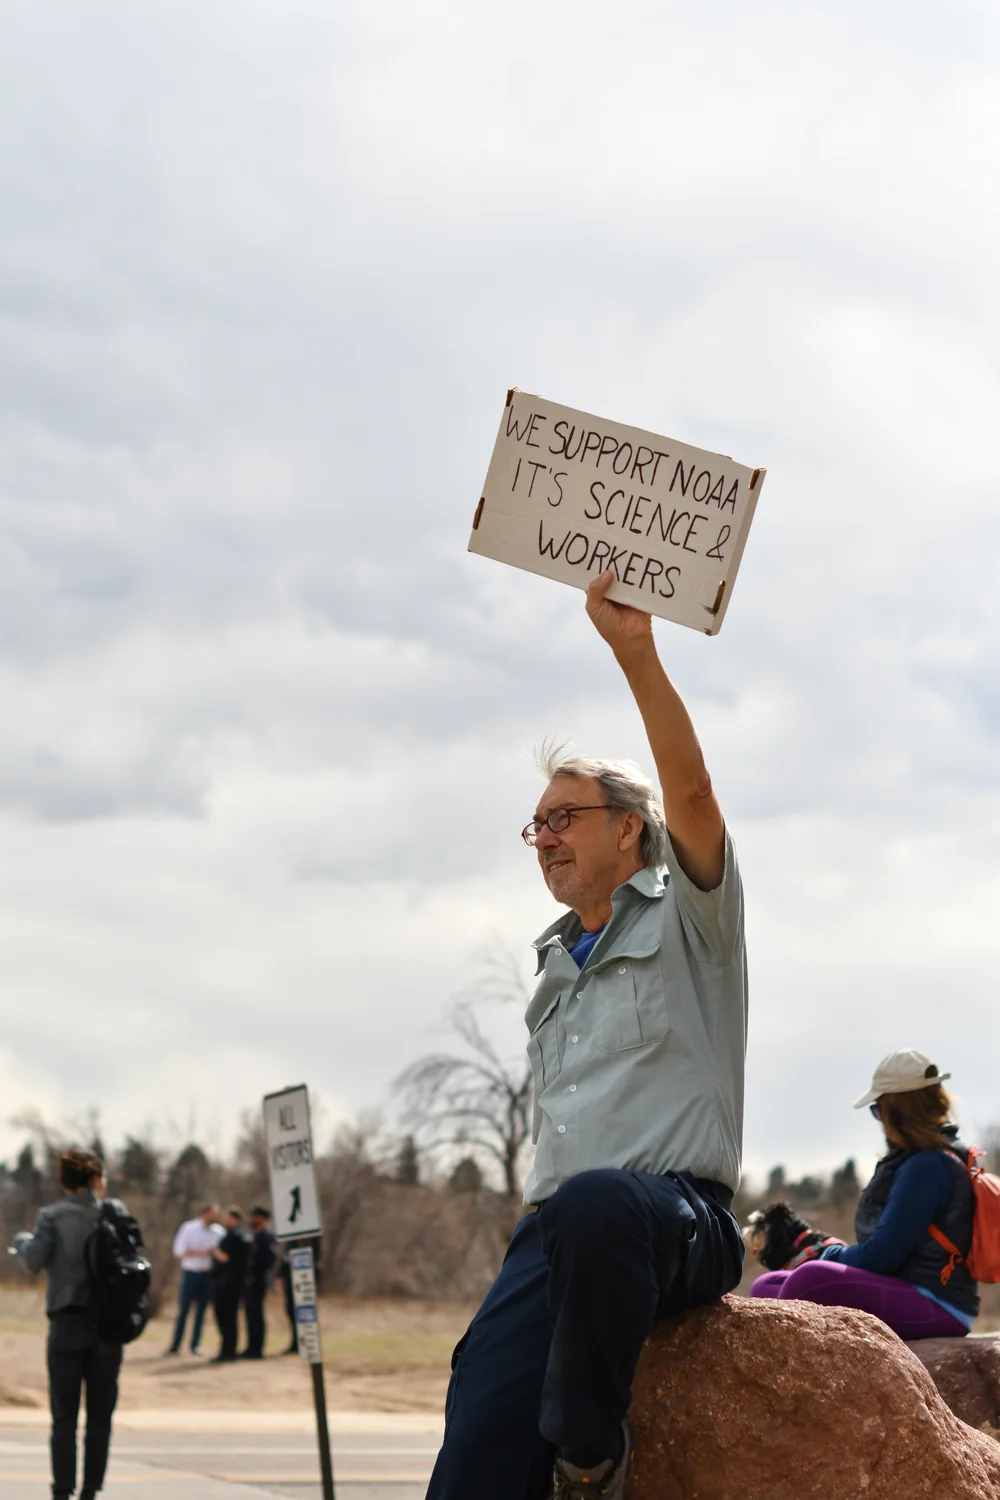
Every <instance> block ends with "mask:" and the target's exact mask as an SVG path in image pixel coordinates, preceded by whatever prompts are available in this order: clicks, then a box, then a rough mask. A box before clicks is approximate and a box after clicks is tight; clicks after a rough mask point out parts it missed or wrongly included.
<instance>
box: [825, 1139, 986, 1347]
mask: <svg viewBox="0 0 1000 1500" xmlns="http://www.w3.org/2000/svg"><path fill="white" fill-rule="evenodd" d="M942 1134H943V1135H944V1136H945V1137H946V1139H947V1140H948V1143H949V1145H950V1146H952V1149H951V1150H941V1151H904V1150H902V1149H901V1148H899V1147H896V1148H894V1149H893V1150H891V1151H890V1152H888V1154H887V1155H886V1156H883V1157H882V1159H881V1161H880V1162H879V1163H878V1165H877V1167H876V1168H875V1173H874V1176H873V1177H872V1179H871V1181H870V1182H869V1184H868V1186H867V1187H866V1188H865V1190H864V1192H863V1193H862V1195H861V1201H860V1202H859V1204H858V1212H857V1216H856V1218H855V1224H854V1227H855V1233H856V1234H857V1238H858V1243H857V1244H856V1245H831V1246H830V1247H829V1248H828V1249H826V1250H824V1252H823V1259H824V1260H837V1261H840V1262H841V1264H843V1265H848V1266H857V1267H858V1268H859V1270H862V1271H875V1272H877V1273H878V1274H879V1275H881V1276H898V1277H899V1278H900V1279H901V1280H902V1281H909V1282H911V1283H912V1284H913V1285H914V1286H917V1287H921V1288H923V1289H924V1290H925V1291H928V1292H930V1293H932V1295H933V1296H934V1297H935V1298H937V1299H938V1300H939V1301H942V1302H945V1303H948V1304H950V1305H951V1306H952V1307H954V1308H957V1309H959V1310H960V1311H961V1312H962V1313H964V1314H966V1315H967V1316H972V1317H975V1315H976V1313H978V1311H979V1290H978V1287H977V1286H976V1283H975V1282H974V1281H973V1280H972V1277H971V1276H970V1275H969V1273H968V1270H967V1269H966V1268H965V1266H964V1265H958V1266H956V1267H955V1269H954V1271H953V1272H952V1274H951V1277H950V1278H949V1280H948V1281H947V1283H943V1282H942V1281H941V1271H942V1269H943V1268H944V1267H945V1266H946V1265H947V1262H948V1254H947V1252H946V1251H944V1250H943V1249H942V1248H941V1247H940V1245H938V1243H937V1241H936V1240H934V1239H933V1238H932V1237H931V1235H930V1234H929V1233H928V1229H929V1226H930V1225H931V1224H935V1225H936V1226H937V1227H938V1228H939V1229H940V1230H942V1232H943V1233H944V1234H945V1235H947V1237H948V1238H949V1239H950V1240H951V1241H952V1243H953V1244H955V1245H956V1246H957V1247H958V1249H959V1250H960V1251H961V1252H962V1254H963V1255H965V1254H967V1253H968V1250H969V1247H970V1245H971V1243H972V1215H973V1210H974V1206H975V1200H974V1196H973V1192H972V1185H971V1183H970V1182H969V1176H968V1173H967V1171H966V1169H965V1167H964V1166H963V1165H962V1162H961V1161H960V1160H959V1158H958V1156H957V1155H956V1154H955V1152H956V1151H957V1152H960V1153H962V1154H963V1155H964V1147H962V1146H960V1145H959V1144H958V1142H957V1140H956V1136H957V1131H956V1129H955V1127H954V1126H946V1127H945V1129H944V1131H943V1132H942Z"/></svg>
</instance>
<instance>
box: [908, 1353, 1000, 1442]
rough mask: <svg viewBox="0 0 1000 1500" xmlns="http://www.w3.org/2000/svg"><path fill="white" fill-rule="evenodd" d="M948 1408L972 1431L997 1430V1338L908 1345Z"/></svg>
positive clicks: (999, 1371) (999, 1406)
mask: <svg viewBox="0 0 1000 1500" xmlns="http://www.w3.org/2000/svg"><path fill="white" fill-rule="evenodd" d="M906 1347H907V1348H908V1349H912V1350H913V1352H914V1354H915V1355H916V1356H917V1358H918V1359H919V1361H920V1363H921V1364H922V1365H923V1366H924V1368H925V1369H926V1370H927V1371H928V1372H929V1373H930V1377H931V1379H932V1380H933V1381H934V1384H935V1385H936V1386H937V1388H938V1390H939V1391H940V1393H941V1395H942V1396H943V1397H944V1399H945V1401H946V1403H947V1404H948V1406H950V1407H951V1409H952V1411H953V1412H954V1413H955V1415H956V1417H961V1418H962V1421H963V1422H968V1423H969V1425H970V1426H971V1427H991V1428H1000V1334H996V1333H971V1334H969V1336H968V1338H964V1339H915V1340H914V1342H913V1343H912V1344H907V1346H906Z"/></svg>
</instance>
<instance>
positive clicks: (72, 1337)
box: [13, 1148, 126, 1500]
mask: <svg viewBox="0 0 1000 1500" xmlns="http://www.w3.org/2000/svg"><path fill="white" fill-rule="evenodd" d="M59 1185H60V1187H61V1188H62V1192H63V1196H62V1198H61V1199H60V1201H59V1202H58V1203H53V1204H50V1205H49V1207H47V1208H43V1209H42V1210H41V1212H40V1213H39V1215H38V1218H37V1219H36V1221H35V1229H34V1233H33V1234H19V1235H17V1237H16V1238H15V1240H14V1246H13V1248H14V1253H15V1254H16V1256H17V1258H18V1260H19V1261H20V1262H21V1264H22V1266H24V1268H25V1269H26V1270H27V1271H30V1272H31V1274H32V1275H37V1273H38V1272H39V1271H43V1270H44V1271H45V1273H46V1275H47V1278H48V1285H47V1287H46V1289H45V1310H46V1312H47V1313H48V1316H49V1341H48V1351H47V1356H48V1368H49V1402H50V1405H51V1409H52V1437H51V1450H52V1495H53V1500H69V1497H70V1496H71V1495H72V1494H73V1491H74V1490H75V1489H76V1424H77V1419H78V1417H79V1413H80V1394H81V1390H82V1388H83V1386H86V1387H87V1435H86V1438H85V1441H84V1449H83V1489H82V1490H81V1491H80V1500H94V1497H95V1496H96V1494H97V1491H98V1490H99V1489H100V1488H101V1486H102V1485H103V1483H104V1471H105V1469H106V1468H107V1463H108V1449H109V1447H110V1445H111V1418H112V1415H113V1414H114V1409H115V1405H116V1403H117V1401H118V1372H119V1370H120V1368H121V1362H122V1346H121V1344H111V1343H107V1342H106V1341H104V1340H103V1339H101V1338H99V1337H98V1332H97V1309H96V1307H95V1305H94V1296H93V1292H92V1290H91V1284H90V1271H89V1267H88V1264H87V1242H88V1240H89V1239H90V1237H91V1235H92V1234H93V1233H94V1230H95V1229H96V1228H97V1226H98V1222H99V1221H100V1218H101V1207H102V1202H101V1200H102V1198H103V1195H104V1192H105V1189H106V1188H107V1182H106V1181H105V1178H104V1163H103V1162H102V1161H101V1159H100V1157H99V1156H97V1155H96V1154H95V1153H94V1152H93V1151H80V1150H77V1149H76V1148H72V1149H70V1150H68V1151H63V1152H62V1153H61V1154H60V1156H59ZM113 1206H114V1208H115V1210H116V1211H120V1213H121V1214H122V1215H124V1214H125V1213H126V1209H125V1207H124V1205H123V1204H121V1203H118V1202H114V1204H113Z"/></svg>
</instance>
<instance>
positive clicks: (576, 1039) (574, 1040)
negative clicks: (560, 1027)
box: [570, 1036, 580, 1042]
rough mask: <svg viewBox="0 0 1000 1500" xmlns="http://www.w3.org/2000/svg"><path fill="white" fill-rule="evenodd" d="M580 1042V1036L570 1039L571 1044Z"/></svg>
mask: <svg viewBox="0 0 1000 1500" xmlns="http://www.w3.org/2000/svg"><path fill="white" fill-rule="evenodd" d="M579 1040H580V1038H579V1037H578V1036H571V1037H570V1041H571V1042H578V1041H579Z"/></svg>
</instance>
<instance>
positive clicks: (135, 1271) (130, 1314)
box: [86, 1198, 152, 1344]
mask: <svg viewBox="0 0 1000 1500" xmlns="http://www.w3.org/2000/svg"><path fill="white" fill-rule="evenodd" d="M86 1257H87V1271H88V1273H89V1276H90V1291H91V1295H92V1296H93V1299H94V1306H95V1308H96V1309H97V1336H98V1338H100V1339H102V1340H103V1341H104V1342H105V1343H106V1344H130V1343H131V1342H132V1340H133V1339H137V1338H138V1337H139V1335H140V1333H142V1331H143V1329H144V1328H145V1327H146V1324H147V1323H148V1322H149V1314H150V1306H149V1281H150V1275H151V1273H152V1267H151V1265H150V1263H149V1259H148V1257H147V1255H146V1252H145V1250H144V1249H143V1244H142V1230H141V1229H140V1228H139V1225H138V1224H137V1222H136V1220H135V1219H133V1217H132V1215H131V1214H130V1213H129V1212H128V1210H127V1209H126V1208H125V1205H124V1204H123V1203H119V1202H118V1201H117V1199H115V1198H105V1199H104V1201H103V1202H102V1204H101V1217H100V1218H99V1219H98V1221H97V1225H96V1227H95V1228H94V1230H93V1231H92V1232H91V1234H90V1237H89V1238H88V1240H87V1247H86Z"/></svg>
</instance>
